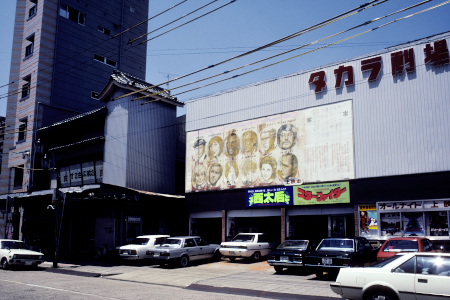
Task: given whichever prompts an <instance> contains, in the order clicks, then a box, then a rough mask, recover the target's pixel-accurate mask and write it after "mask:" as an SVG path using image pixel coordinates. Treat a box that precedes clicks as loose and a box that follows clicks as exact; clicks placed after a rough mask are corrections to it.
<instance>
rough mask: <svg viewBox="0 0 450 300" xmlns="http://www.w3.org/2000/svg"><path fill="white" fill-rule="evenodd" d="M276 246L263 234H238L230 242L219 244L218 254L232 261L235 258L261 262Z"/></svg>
mask: <svg viewBox="0 0 450 300" xmlns="http://www.w3.org/2000/svg"><path fill="white" fill-rule="evenodd" d="M277 245H278V243H277V242H275V241H270V239H269V237H268V235H267V234H265V233H239V234H237V235H236V236H235V237H234V238H233V239H232V240H231V241H230V242H223V243H222V244H220V249H219V251H220V253H221V254H222V256H223V257H226V258H229V259H230V260H231V261H234V260H235V259H236V258H237V257H241V258H251V259H253V260H255V261H259V260H261V257H265V256H267V255H268V254H269V252H270V251H271V250H273V249H275V247H276V246H277Z"/></svg>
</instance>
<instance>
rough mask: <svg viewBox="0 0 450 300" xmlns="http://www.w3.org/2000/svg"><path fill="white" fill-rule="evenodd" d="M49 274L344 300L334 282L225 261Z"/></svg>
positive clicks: (63, 267) (72, 266) (88, 266)
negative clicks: (171, 266) (334, 291)
mask: <svg viewBox="0 0 450 300" xmlns="http://www.w3.org/2000/svg"><path fill="white" fill-rule="evenodd" d="M41 267H43V268H45V269H46V271H49V272H55V273H63V274H68V275H77V276H88V277H89V276H90V277H103V278H108V279H113V280H125V281H132V282H140V283H148V284H158V285H165V286H176V287H181V288H188V289H195V290H204V291H211V292H221V293H229V294H240V295H249V296H259V297H266V298H278V299H281V298H282V299H294V298H296V299H299V295H303V297H301V299H314V298H316V297H321V299H324V297H325V298H330V299H341V298H340V297H339V296H338V295H337V294H335V293H333V292H332V291H331V289H330V282H331V281H326V280H318V279H317V278H316V277H315V275H303V274H301V273H299V272H289V271H285V272H283V273H281V274H277V273H275V272H274V270H273V268H272V267H270V266H269V265H268V264H267V262H265V261H262V262H258V263H249V262H245V261H240V260H237V261H235V262H230V261H228V260H222V261H219V262H212V263H208V262H206V263H200V264H193V265H192V266H190V267H187V268H162V267H160V266H155V265H142V266H140V265H136V266H133V265H123V264H120V263H119V264H117V265H116V264H108V263H105V264H99V263H97V262H96V263H64V262H62V263H59V264H58V268H53V267H52V263H51V262H45V263H43V264H42V265H41Z"/></svg>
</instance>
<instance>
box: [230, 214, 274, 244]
mask: <svg viewBox="0 0 450 300" xmlns="http://www.w3.org/2000/svg"><path fill="white" fill-rule="evenodd" d="M228 232H229V234H228V238H233V237H234V236H235V235H236V234H238V233H243V232H262V233H267V234H268V235H269V237H270V238H272V239H273V240H274V241H280V240H281V219H280V217H249V218H230V228H229V230H228Z"/></svg>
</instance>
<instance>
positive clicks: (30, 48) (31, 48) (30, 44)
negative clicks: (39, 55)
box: [25, 33, 34, 59]
mask: <svg viewBox="0 0 450 300" xmlns="http://www.w3.org/2000/svg"><path fill="white" fill-rule="evenodd" d="M26 40H27V41H28V44H27V46H26V47H25V59H26V58H28V57H30V56H32V55H33V52H34V33H33V34H32V35H30V36H28V37H27V38H26Z"/></svg>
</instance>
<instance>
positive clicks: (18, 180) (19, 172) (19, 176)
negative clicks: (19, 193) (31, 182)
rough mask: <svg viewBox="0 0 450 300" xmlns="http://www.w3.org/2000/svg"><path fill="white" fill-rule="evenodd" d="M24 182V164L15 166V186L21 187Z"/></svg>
mask: <svg viewBox="0 0 450 300" xmlns="http://www.w3.org/2000/svg"><path fill="white" fill-rule="evenodd" d="M22 184H23V165H21V166H17V167H15V168H14V188H21V187H22Z"/></svg>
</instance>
